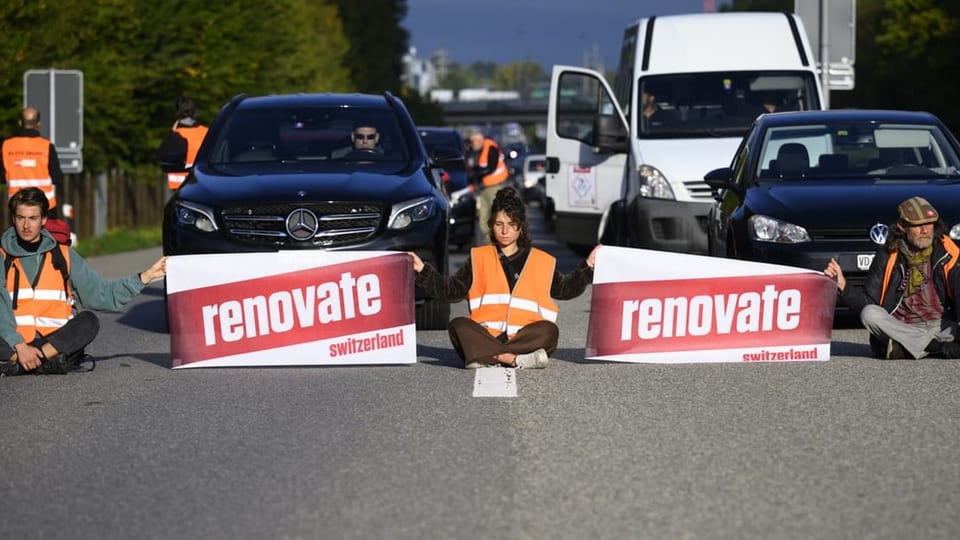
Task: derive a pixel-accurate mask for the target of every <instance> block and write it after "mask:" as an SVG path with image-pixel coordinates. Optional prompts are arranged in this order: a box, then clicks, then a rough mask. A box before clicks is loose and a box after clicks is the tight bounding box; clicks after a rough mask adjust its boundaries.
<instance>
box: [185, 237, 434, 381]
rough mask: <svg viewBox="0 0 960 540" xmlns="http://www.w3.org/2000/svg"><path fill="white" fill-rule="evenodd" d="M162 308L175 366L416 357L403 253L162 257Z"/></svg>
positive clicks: (409, 270)
mask: <svg viewBox="0 0 960 540" xmlns="http://www.w3.org/2000/svg"><path fill="white" fill-rule="evenodd" d="M167 312H168V314H169V322H170V350H171V354H172V356H173V367H174V368H181V367H220V366H291V365H334V364H412V363H415V362H416V361H417V343H416V341H417V334H416V326H415V323H414V286H413V265H412V263H411V262H410V258H409V256H408V255H407V254H405V253H398V252H392V251H390V252H388V251H383V252H376V251H366V252H362V251H354V252H331V251H283V252H277V253H231V254H218V255H183V256H176V257H170V258H169V259H168V260H167Z"/></svg>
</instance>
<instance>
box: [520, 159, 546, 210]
mask: <svg viewBox="0 0 960 540" xmlns="http://www.w3.org/2000/svg"><path fill="white" fill-rule="evenodd" d="M546 167H547V156H546V155H545V154H527V156H526V157H524V158H523V173H522V174H521V176H520V177H521V179H522V185H521V186H520V187H521V188H522V189H523V199H524V200H525V201H533V202H536V203H538V204H539V205H540V206H541V207H542V206H543V201H544V198H545V197H546V190H545V189H544V188H545V186H546V174H547V171H546Z"/></svg>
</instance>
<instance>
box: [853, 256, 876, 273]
mask: <svg viewBox="0 0 960 540" xmlns="http://www.w3.org/2000/svg"><path fill="white" fill-rule="evenodd" d="M873 255H874V254H873V253H869V254H866V255H864V254H859V255H857V268H858V269H860V270H868V269H869V268H870V263H872V262H873Z"/></svg>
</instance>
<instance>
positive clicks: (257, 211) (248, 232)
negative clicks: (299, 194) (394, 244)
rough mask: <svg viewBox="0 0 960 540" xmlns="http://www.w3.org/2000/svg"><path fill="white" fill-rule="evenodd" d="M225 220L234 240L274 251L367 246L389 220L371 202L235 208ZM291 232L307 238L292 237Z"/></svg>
mask: <svg viewBox="0 0 960 540" xmlns="http://www.w3.org/2000/svg"><path fill="white" fill-rule="evenodd" d="M221 216H222V218H223V225H224V228H225V230H226V234H227V235H228V236H229V237H230V238H231V239H233V240H235V241H239V242H243V243H246V244H253V245H257V246H261V247H264V248H272V249H310V248H322V249H326V248H336V247H341V246H349V245H353V244H359V243H363V242H366V241H369V240H370V239H372V238H373V237H374V236H376V234H377V231H379V230H381V229H382V226H383V221H384V219H385V216H384V211H383V205H380V204H375V203H369V202H319V203H298V204H278V205H268V206H248V207H235V208H225V209H224V210H223V212H221ZM288 222H289V225H288ZM314 229H315V230H314ZM291 230H292V231H293V232H294V233H295V234H298V235H299V236H302V237H303V238H302V239H298V238H297V237H296V236H294V235H291Z"/></svg>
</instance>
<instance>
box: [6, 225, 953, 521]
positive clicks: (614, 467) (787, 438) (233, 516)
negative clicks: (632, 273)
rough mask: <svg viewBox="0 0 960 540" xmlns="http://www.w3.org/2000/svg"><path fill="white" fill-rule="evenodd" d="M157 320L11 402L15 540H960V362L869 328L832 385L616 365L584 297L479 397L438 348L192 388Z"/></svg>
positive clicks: (222, 374)
mask: <svg viewBox="0 0 960 540" xmlns="http://www.w3.org/2000/svg"><path fill="white" fill-rule="evenodd" d="M538 216H539V214H538V213H537V212H536V210H533V211H531V219H533V220H537V219H539V218H538ZM537 244H538V245H540V246H541V247H545V248H546V249H548V250H549V251H551V252H553V253H554V254H556V255H558V256H559V257H560V266H561V268H562V269H565V270H566V269H570V268H572V267H573V265H574V264H576V262H577V257H576V256H575V255H574V254H573V253H571V252H570V251H569V250H567V249H565V248H563V247H562V246H558V245H556V244H555V243H552V241H551V239H550V238H549V237H547V236H546V235H543V234H542V233H537ZM158 255H159V250H146V251H143V252H136V253H128V254H122V255H115V256H110V257H102V258H97V259H93V260H92V263H93V264H94V265H96V268H97V269H98V270H99V271H101V272H102V273H103V274H104V275H106V276H109V277H116V276H121V275H127V274H131V273H133V272H136V271H139V270H142V269H143V268H146V267H147V265H149V264H150V263H151V262H152V261H153V260H154V259H155V258H156V257H157V256H158ZM460 261H462V256H457V257H456V258H455V261H454V265H455V267H456V266H457V265H459V262H460ZM161 297H162V287H161V286H160V285H156V284H155V285H151V286H150V287H149V288H148V289H147V290H146V291H145V292H144V293H143V294H141V295H140V296H139V297H138V298H137V299H136V300H135V301H134V302H133V303H132V304H130V305H129V306H128V309H127V310H126V311H124V312H123V313H121V314H102V316H101V323H102V328H101V333H100V336H99V337H98V338H97V340H96V341H95V342H94V343H93V344H92V345H91V346H90V347H89V348H88V352H90V353H92V354H93V355H95V356H96V357H97V359H98V362H97V367H96V370H95V371H93V372H90V373H72V374H70V375H67V376H24V377H14V378H2V379H0V411H2V412H0V437H2V443H0V448H2V455H3V458H2V461H0V500H2V501H3V505H2V507H0V508H3V511H0V538H5V539H19V538H64V539H109V538H118V539H128V538H137V539H152V538H157V539H167V538H170V539H194V538H195V539H201V538H202V539H209V538H229V539H248V538H249V539H261V538H270V539H272V538H323V539H333V538H336V539H341V538H342V539H379V538H385V539H434V538H436V539H450V538H457V539H460V538H463V539H486V538H490V539H527V538H530V539H546V538H550V539H587V538H590V539H596V538H610V539H627V538H630V539H634V538H636V539H641V538H643V539H645V538H651V539H672V538H684V539H687V538H690V539H692V538H697V539H712V538H717V539H731V538H736V539H743V538H757V539H760V538H762V539H771V538H790V539H838V538H856V539H864V538H870V539H938V538H943V539H956V538H960V397H958V396H960V392H958V383H960V362H958V361H943V360H923V361H898V362H883V361H877V360H874V359H872V358H870V357H869V349H868V347H867V345H866V339H865V338H866V336H865V332H864V331H862V330H859V329H856V328H838V329H835V331H834V337H833V345H832V351H831V355H832V359H831V360H830V361H829V362H816V363H801V362H797V363H780V364H767V363H764V364H743V365H741V364H690V365H648V364H621V363H604V362H594V361H587V360H584V357H583V346H584V343H585V339H586V328H587V317H588V306H589V298H590V294H589V290H588V291H587V293H586V294H584V295H583V296H581V297H580V298H577V299H576V300H572V301H567V302H561V303H560V309H561V314H560V319H559V325H560V327H561V337H560V349H559V350H558V351H557V353H556V354H555V361H554V362H553V363H552V364H551V365H550V367H549V368H548V369H546V370H542V371H517V372H516V382H517V396H516V397H514V398H490V397H486V398H476V397H473V385H474V376H475V373H474V372H473V371H467V370H464V369H460V368H459V362H458V360H457V358H456V355H455V354H454V353H453V352H452V351H451V349H450V347H449V342H448V339H447V335H446V333H445V332H442V331H434V332H418V334H417V341H418V350H417V352H418V363H417V364H414V365H405V366H389V365H385V366H362V367H361V366H355V367H337V366H327V367H296V368H208V369H185V370H172V369H170V343H169V335H168V334H167V332H166V328H165V322H164V321H165V320H164V314H163V308H162V300H161ZM454 313H455V314H463V313H465V308H464V305H463V303H460V304H456V305H455V306H454Z"/></svg>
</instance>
